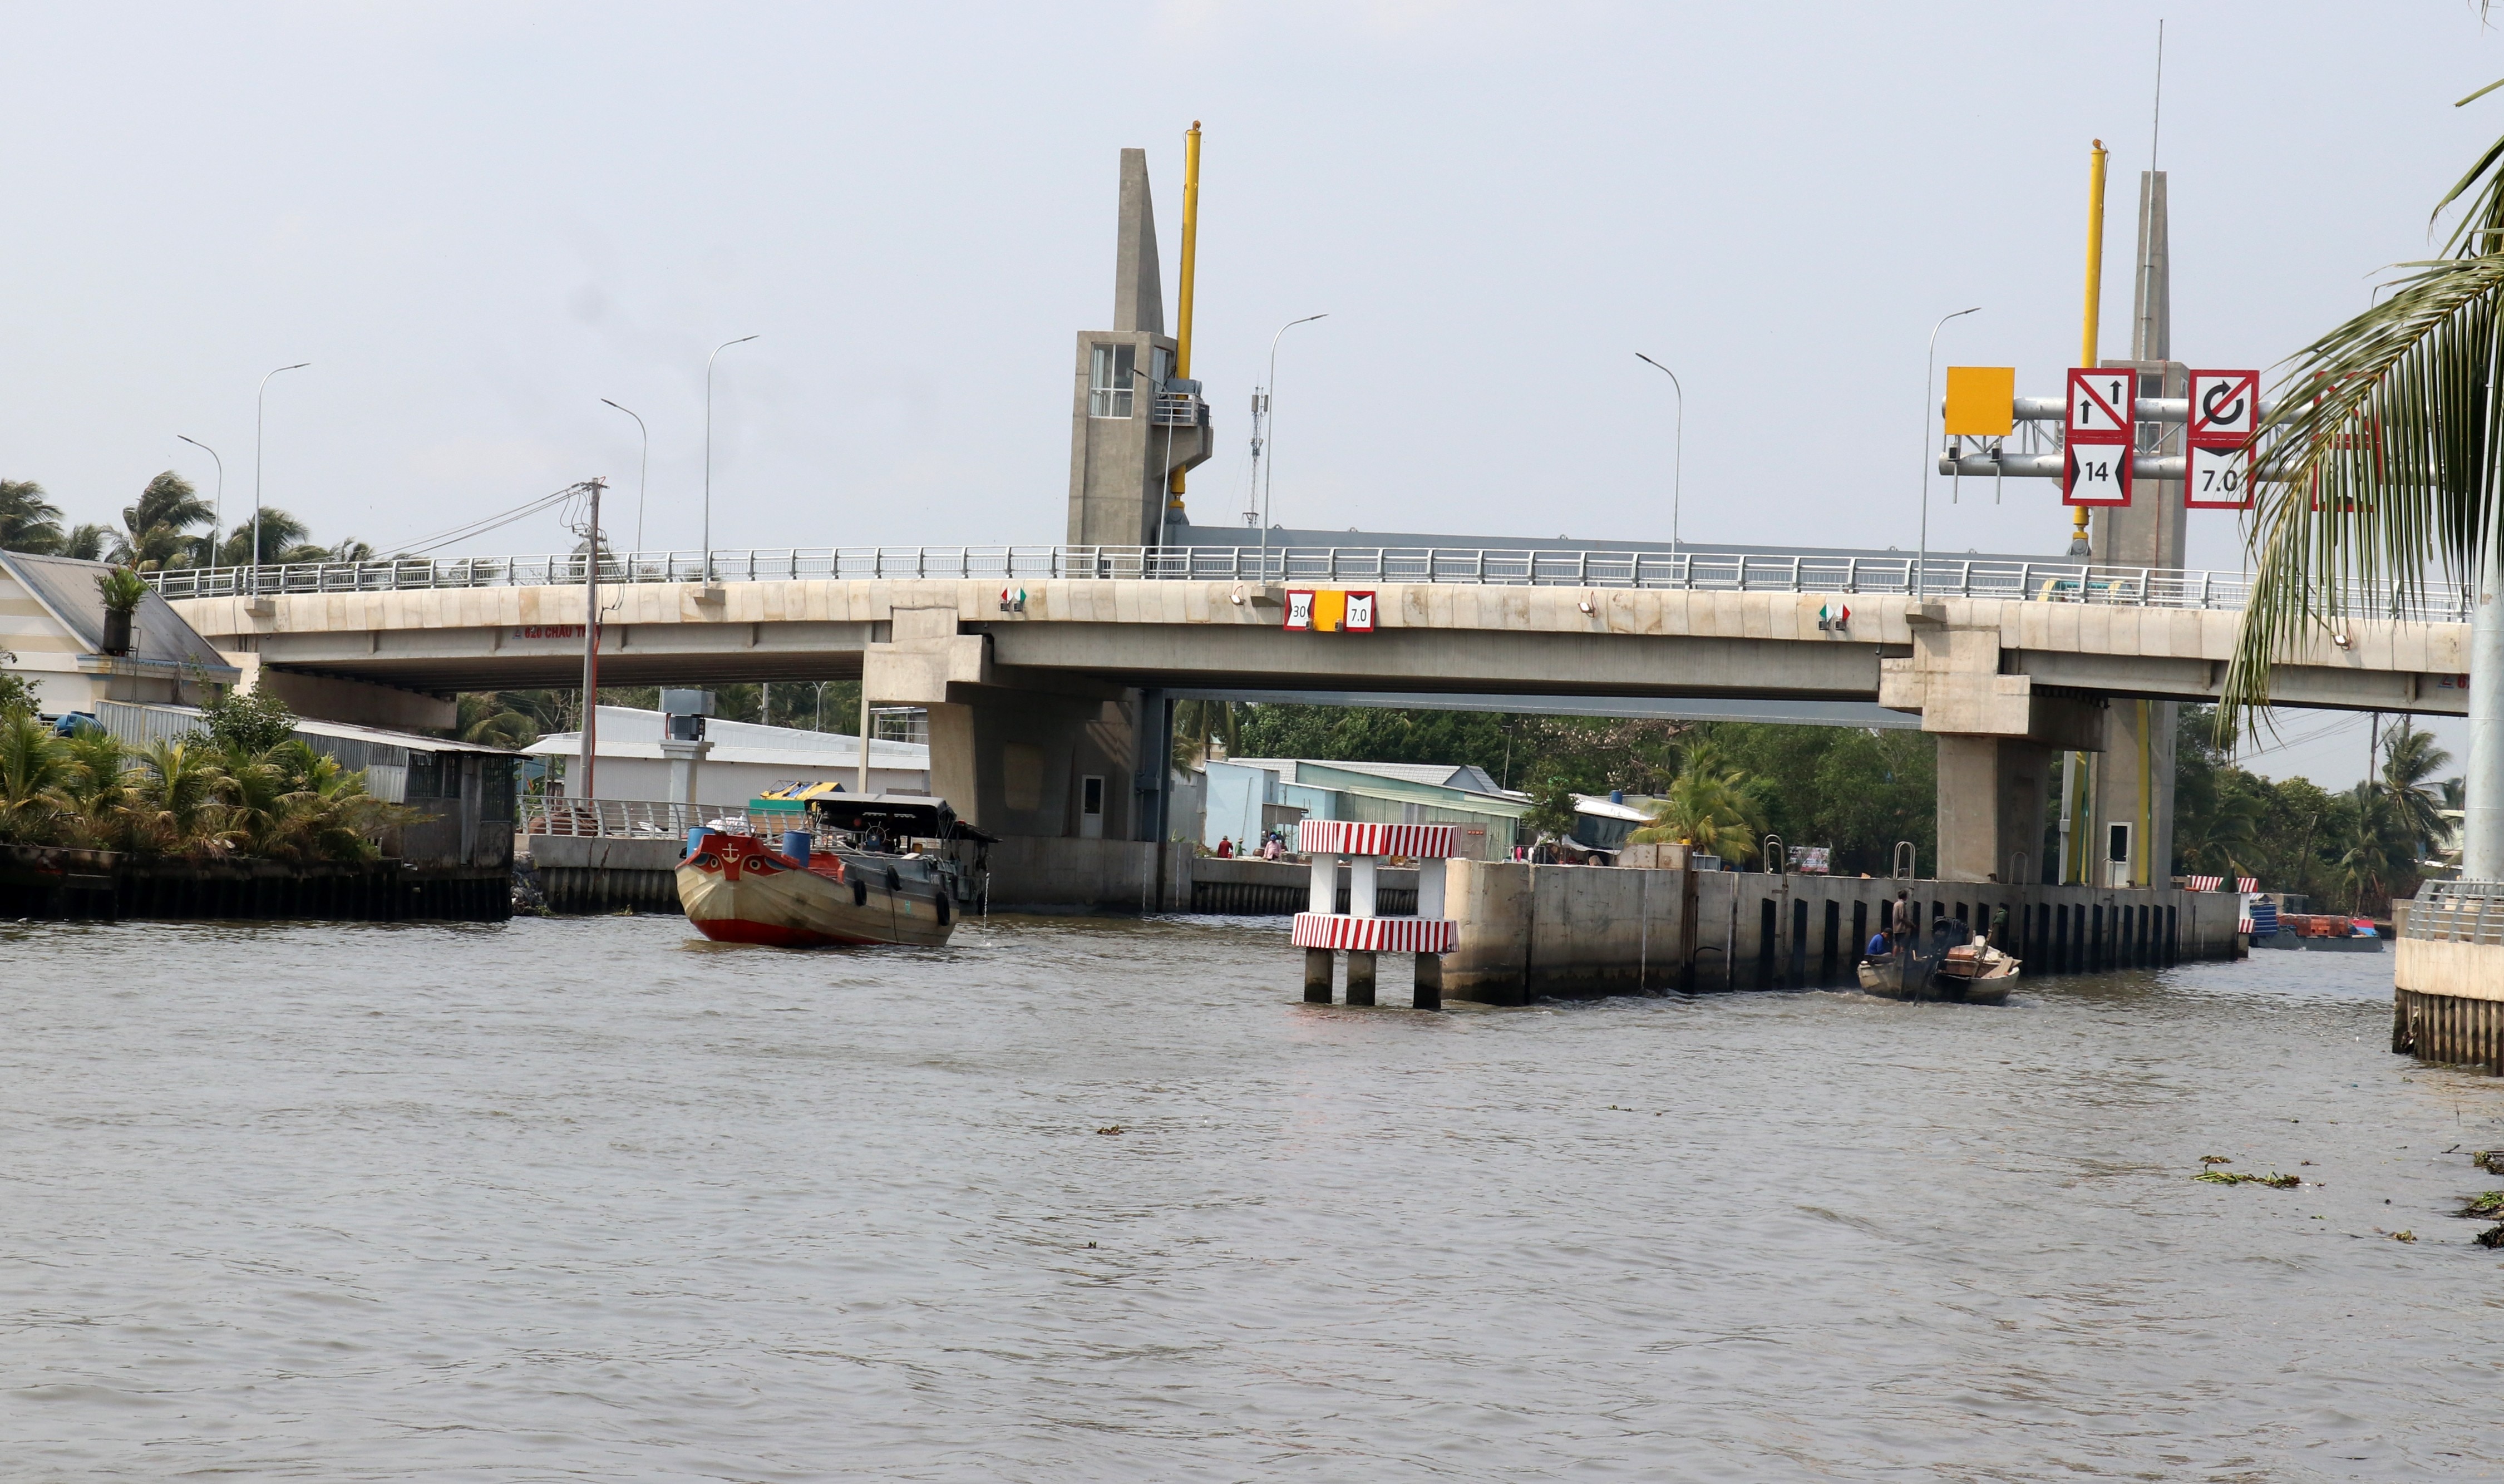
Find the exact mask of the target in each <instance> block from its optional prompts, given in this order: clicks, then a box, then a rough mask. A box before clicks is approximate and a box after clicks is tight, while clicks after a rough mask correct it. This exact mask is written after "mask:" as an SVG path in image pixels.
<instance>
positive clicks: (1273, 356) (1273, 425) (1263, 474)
mask: <svg viewBox="0 0 2504 1484" xmlns="http://www.w3.org/2000/svg"><path fill="white" fill-rule="evenodd" d="M1329 318H1330V311H1328V310H1324V311H1322V312H1321V313H1320V314H1308V315H1306V316H1304V318H1303V319H1301V320H1289V321H1288V322H1287V323H1286V324H1284V325H1281V326H1279V327H1278V332H1277V333H1276V334H1274V335H1271V336H1270V337H1269V380H1268V381H1266V382H1263V383H1262V384H1261V404H1262V408H1263V413H1264V419H1265V426H1264V434H1265V435H1264V437H1263V439H1262V443H1261V446H1259V447H1257V448H1255V449H1253V450H1252V458H1253V460H1254V462H1255V463H1256V464H1257V463H1259V461H1260V459H1261V457H1262V456H1263V455H1265V454H1268V453H1269V444H1272V443H1275V442H1276V441H1277V440H1278V342H1279V341H1280V340H1282V339H1284V338H1286V334H1287V331H1289V330H1291V329H1293V328H1296V327H1297V326H1299V325H1310V324H1311V323H1312V322H1313V321H1315V320H1327V319H1329ZM1277 466H1278V461H1277V460H1276V459H1275V458H1274V457H1273V458H1271V459H1270V460H1269V463H1268V464H1264V465H1260V467H1259V470H1258V473H1259V475H1260V479H1261V580H1262V581H1264V582H1267V581H1269V475H1270V474H1271V473H1272V472H1273V471H1274V470H1275V469H1276V468H1277Z"/></svg>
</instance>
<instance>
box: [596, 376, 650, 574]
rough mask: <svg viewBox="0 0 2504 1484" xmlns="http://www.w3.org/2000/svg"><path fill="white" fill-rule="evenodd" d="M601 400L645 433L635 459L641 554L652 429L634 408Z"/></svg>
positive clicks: (637, 532)
mask: <svg viewBox="0 0 2504 1484" xmlns="http://www.w3.org/2000/svg"><path fill="white" fill-rule="evenodd" d="M601 400H602V401H604V402H609V406H611V407H616V408H617V410H618V411H620V412H623V413H625V414H626V415H627V416H628V417H631V418H633V419H635V427H636V428H637V430H638V431H641V432H642V433H643V455H642V456H641V457H640V458H638V459H637V460H636V461H635V551H636V554H637V555H639V556H640V555H642V553H643V489H644V485H645V483H646V481H647V476H648V475H649V474H650V473H651V469H652V430H650V429H649V428H645V427H644V426H643V417H642V415H641V414H639V413H638V412H636V410H635V409H634V408H632V407H627V406H621V405H619V404H618V403H616V402H610V401H609V398H607V397H602V398H601Z"/></svg>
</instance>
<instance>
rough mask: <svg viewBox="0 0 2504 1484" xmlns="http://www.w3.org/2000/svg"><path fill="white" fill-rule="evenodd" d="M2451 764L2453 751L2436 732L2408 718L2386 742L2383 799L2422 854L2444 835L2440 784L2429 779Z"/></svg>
mask: <svg viewBox="0 0 2504 1484" xmlns="http://www.w3.org/2000/svg"><path fill="white" fill-rule="evenodd" d="M2450 766H2452V754H2451V753H2449V752H2446V751H2445V750H2444V749H2443V748H2441V747H2438V746H2436V745H2435V744H2434V734H2433V733H2431V732H2420V731H2418V730H2417V728H2416V727H2414V726H2412V725H2410V724H2409V721H2408V718H2406V717H2402V718H2401V719H2400V721H2399V722H2398V724H2397V725H2395V726H2393V727H2392V728H2391V731H2390V734H2389V736H2388V738H2387V739H2386V740H2385V742H2384V743H2383V753H2382V798H2383V801H2384V803H2386V804H2387V805H2388V806H2389V807H2390V811H2391V819H2392V822H2393V823H2394V824H2396V825H2397V826H2398V828H2399V830H2400V832H2401V833H2402V834H2404V835H2406V836H2407V837H2408V838H2409V840H2410V842H2411V843H2412V844H2414V845H2415V846H2417V851H2418V853H2419V854H2423V853H2424V852H2425V851H2426V850H2428V849H2430V848H2432V846H2433V845H2434V843H2435V842H2436V841H2438V840H2441V839H2442V838H2443V836H2444V830H2445V825H2444V818H2443V811H2444V809H2445V805H2444V804H2443V802H2442V796H2441V794H2440V792H2439V790H2440V788H2441V785H2440V784H2437V783H2433V782H2431V781H2430V780H2431V779H2432V778H2433V777H2434V776H2435V775H2436V774H2437V773H2439V772H2441V771H2442V770H2444V769H2445V768H2448V767H2450Z"/></svg>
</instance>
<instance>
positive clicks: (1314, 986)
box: [1295, 819, 1460, 1010]
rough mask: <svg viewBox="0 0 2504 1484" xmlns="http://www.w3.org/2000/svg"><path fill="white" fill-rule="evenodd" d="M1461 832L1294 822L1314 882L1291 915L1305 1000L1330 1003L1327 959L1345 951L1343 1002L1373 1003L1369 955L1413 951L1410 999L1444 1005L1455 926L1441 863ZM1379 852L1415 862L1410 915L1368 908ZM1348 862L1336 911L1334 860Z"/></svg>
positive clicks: (1426, 1006)
mask: <svg viewBox="0 0 2504 1484" xmlns="http://www.w3.org/2000/svg"><path fill="white" fill-rule="evenodd" d="M1459 845H1460V832H1459V830H1457V829H1456V828H1454V827H1453V826H1451V825H1448V824H1361V823H1358V822H1357V821H1355V820H1351V819H1306V820H1304V821H1303V822H1302V823H1300V824H1298V825H1297V826H1296V848H1297V849H1299V850H1301V851H1303V852H1304V854H1306V855H1308V856H1311V857H1312V862H1313V886H1312V893H1311V895H1310V897H1309V898H1308V899H1307V901H1306V902H1305V908H1306V910H1305V911H1304V912H1300V913H1298V914H1296V931H1295V943H1296V946H1297V947H1298V948H1301V949H1304V998H1305V999H1306V1000H1307V1001H1309V1002H1310V1003H1312V1004H1315V1005H1327V1004H1329V1003H1330V1002H1331V978H1332V969H1333V967H1334V959H1335V958H1336V956H1337V954H1338V951H1339V949H1346V950H1347V1002H1348V1003H1349V1004H1351V1005H1371V1004H1373V1003H1374V954H1376V953H1414V954H1416V955H1417V979H1416V985H1417V989H1416V998H1415V1001H1414V1003H1415V1005H1416V1007H1417V1008H1418V1009H1419V1010H1441V1009H1443V958H1442V956H1441V955H1443V954H1444V953H1448V952H1450V951H1451V950H1452V944H1453V941H1454V939H1455V938H1456V937H1457V936H1458V934H1459V931H1460V929H1459V925H1458V924H1457V923H1453V922H1450V921H1447V920H1445V919H1444V917H1443V862H1444V861H1446V860H1448V859H1450V858H1451V856H1452V854H1453V853H1454V852H1455V851H1456V850H1457V849H1458V848H1459ZM1386 855H1407V856H1410V857H1412V858H1414V859H1415V860H1416V862H1417V915H1415V916H1413V917H1384V916H1379V915H1376V914H1375V911H1374V902H1375V893H1374V882H1375V879H1376V878H1375V868H1376V867H1377V866H1378V865H1379V864H1380V863H1381V860H1382V857H1383V856H1386ZM1341 860H1345V861H1347V862H1348V870H1347V911H1346V912H1340V911H1339V862H1340V861H1341Z"/></svg>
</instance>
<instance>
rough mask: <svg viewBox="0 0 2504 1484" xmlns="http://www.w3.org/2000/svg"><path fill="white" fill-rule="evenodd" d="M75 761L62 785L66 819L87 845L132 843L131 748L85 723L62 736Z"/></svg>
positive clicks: (69, 757) (68, 757) (66, 754)
mask: <svg viewBox="0 0 2504 1484" xmlns="http://www.w3.org/2000/svg"><path fill="white" fill-rule="evenodd" d="M59 746H60V749H61V752H62V754H63V756H64V758H65V760H66V761H67V762H68V764H69V768H68V776H67V777H65V778H63V779H62V780H61V783H60V784H59V791H60V794H61V797H62V798H63V800H64V801H65V802H66V803H67V804H68V806H69V811H70V817H69V818H68V819H67V820H66V821H64V822H65V823H66V824H68V826H69V827H70V829H71V830H72V832H73V833H75V834H76V835H77V836H78V838H79V842H80V844H82V845H87V846H93V847H95V848H97V849H103V850H118V849H122V848H123V847H125V846H128V845H129V844H130V843H131V841H130V835H131V827H130V775H129V766H130V749H129V748H128V747H126V746H124V745H123V744H122V740H121V739H120V738H118V737H115V736H114V735H113V734H112V733H110V732H107V731H105V730H103V729H102V728H100V727H85V728H81V729H80V731H79V733H78V735H76V736H74V737H66V738H63V739H61V741H60V742H59Z"/></svg>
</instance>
